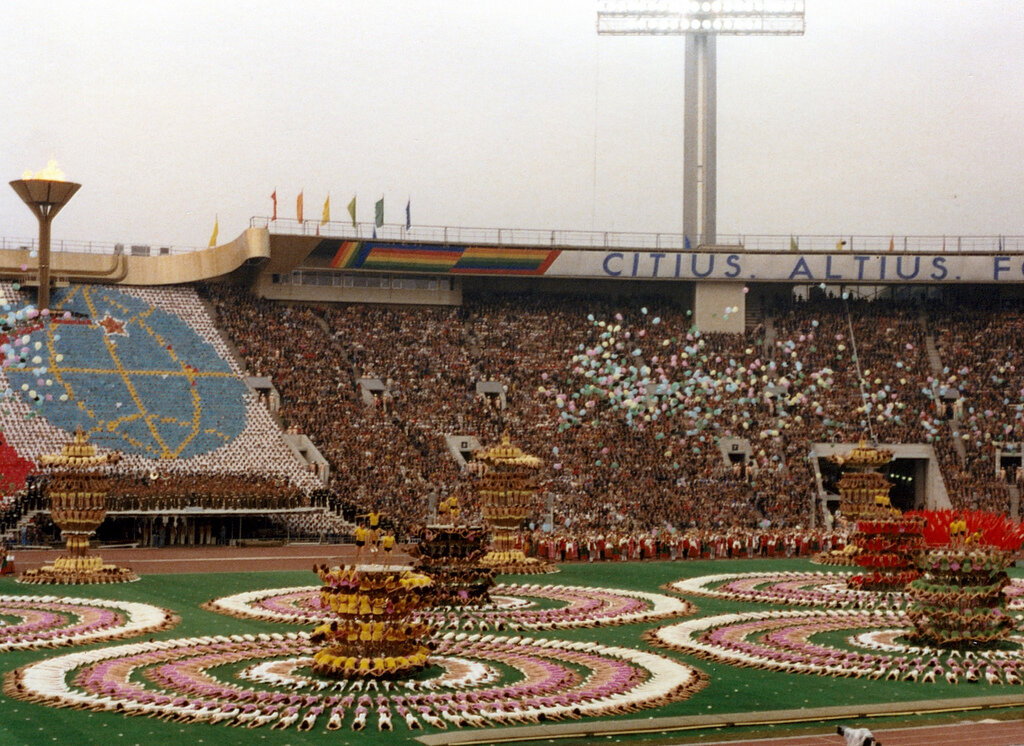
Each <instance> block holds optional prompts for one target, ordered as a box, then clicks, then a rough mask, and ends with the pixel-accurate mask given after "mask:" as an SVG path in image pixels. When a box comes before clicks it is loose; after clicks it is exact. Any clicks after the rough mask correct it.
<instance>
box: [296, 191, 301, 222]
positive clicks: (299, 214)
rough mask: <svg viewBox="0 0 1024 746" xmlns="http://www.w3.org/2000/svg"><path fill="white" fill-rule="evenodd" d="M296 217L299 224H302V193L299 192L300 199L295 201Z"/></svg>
mask: <svg viewBox="0 0 1024 746" xmlns="http://www.w3.org/2000/svg"><path fill="white" fill-rule="evenodd" d="M295 215H296V217H297V218H298V220H299V222H300V223H301V222H302V192H299V198H298V199H297V200H295Z"/></svg>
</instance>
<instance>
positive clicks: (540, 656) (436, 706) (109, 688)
mask: <svg viewBox="0 0 1024 746" xmlns="http://www.w3.org/2000/svg"><path fill="white" fill-rule="evenodd" d="M317 649H318V646H317V645H315V644H313V643H311V642H310V640H309V635H308V634H307V633H298V634H296V633H288V634H277V633H273V634H259V635H250V634H246V635H232V636H231V637H222V636H219V637H196V638H185V639H177V640H161V641H156V642H140V643H134V644H123V645H118V646H114V647H106V648H101V649H97V650H86V651H80V652H75V653H71V654H65V655H60V656H56V657H52V658H48V659H45V660H42V661H39V662H36V663H32V664H29V665H27V666H24V667H22V668H20V669H17V670H16V671H13V672H11V673H10V674H8V676H7V681H6V683H5V686H4V691H5V692H6V693H7V694H8V695H9V696H12V697H15V698H17V699H22V700H28V701H32V702H36V703H40V704H45V705H49V706H54V707H76V708H79V709H91V710H95V711H114V712H122V713H124V714H126V715H149V716H151V717H161V718H173V719H176V720H177V721H179V722H208V723H216V722H223V723H225V724H230V725H235V726H238V725H242V726H248V727H258V726H264V725H265V726H269V727H272V728H288V727H292V726H294V727H296V728H297V729H299V730H311V729H313V728H314V727H316V728H325V727H326V729H328V730H336V729H337V728H341V727H351V728H353V729H355V730H361V729H362V728H365V727H368V726H374V725H375V726H376V727H377V728H379V729H381V730H390V729H392V728H393V724H392V719H393V718H394V720H396V721H404V723H405V727H406V728H408V729H410V730H415V729H418V728H422V727H424V726H431V727H435V728H447V727H448V726H449V725H455V726H463V725H470V726H490V725H499V724H506V723H518V722H539V721H541V720H549V719H561V718H566V717H572V718H575V717H584V716H607V715H614V714H620V713H628V712H635V711H637V710H642V709H646V708H650V707H658V706H661V705H663V704H665V703H667V702H671V701H678V700H681V699H685V698H687V697H688V696H690V695H691V694H692V693H693V692H695V691H697V690H699V689H700V688H701V687H703V686H704V685H705V683H706V678H705V677H704V676H703V675H702V674H701V673H699V672H698V671H697V670H696V669H694V668H693V667H691V666H688V665H686V664H684V663H681V662H679V661H675V660H671V659H669V658H667V657H665V656H663V655H658V654H656V653H651V652H647V651H642V650H632V649H628V648H621V647H610V646H604V645H598V644H597V643H592V642H572V641H566V640H551V639H544V638H538V639H530V638H524V637H518V636H515V637H502V636H493V635H480V634H472V635H467V634H465V633H449V634H448V635H445V636H444V637H443V638H440V639H439V640H438V647H437V650H436V653H435V655H436V659H437V665H436V666H434V665H431V666H430V667H429V668H428V669H427V670H426V671H425V672H424V673H423V674H421V675H419V676H418V677H417V678H415V679H410V680H396V681H390V682H384V681H377V680H358V681H346V680H334V679H323V678H320V677H317V676H316V675H315V674H314V673H313V672H312V670H311V669H310V668H308V666H309V664H310V662H311V659H312V656H313V654H314V653H315V652H316V650H317ZM240 664H244V666H243V667H242V668H241V670H240V671H239V670H238V667H239V665H240Z"/></svg>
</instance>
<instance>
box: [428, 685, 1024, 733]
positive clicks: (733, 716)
mask: <svg viewBox="0 0 1024 746" xmlns="http://www.w3.org/2000/svg"><path fill="white" fill-rule="evenodd" d="M1004 707H1024V694H1019V693H1018V694H1009V695H999V696H992V697H972V698H965V699H928V700H918V701H914V702H886V703H883V704H865V705H847V706H841V707H814V708H807V709H800V710H768V711H762V712H732V713H723V714H719V715H692V716H689V717H660V718H644V719H642V720H638V719H636V718H629V719H619V720H593V719H591V720H575V721H571V722H567V723H565V722H563V723H553V724H548V725H530V726H516V727H511V728H480V729H474V730H463V731H455V732H450V733H435V734H431V735H427V736H419V737H418V738H417V739H416V740H417V741H419V742H420V743H424V744H427V745H428V746H445V745H447V744H485V743H516V742H520V741H541V740H557V739H559V738H595V739H596V738H598V737H603V736H609V735H639V734H644V733H664V732H670V731H684V730H705V729H713V728H730V727H737V726H756V725H784V724H787V723H819V722H823V721H829V720H855V719H863V718H872V717H899V716H901V715H906V716H917V715H927V714H929V713H942V712H964V711H968V710H988V709H997V708H1004Z"/></svg>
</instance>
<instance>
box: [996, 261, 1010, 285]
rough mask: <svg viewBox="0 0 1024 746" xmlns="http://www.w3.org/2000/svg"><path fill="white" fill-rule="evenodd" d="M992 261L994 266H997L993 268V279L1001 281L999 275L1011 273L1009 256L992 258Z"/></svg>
mask: <svg viewBox="0 0 1024 746" xmlns="http://www.w3.org/2000/svg"><path fill="white" fill-rule="evenodd" d="M992 259H993V261H994V264H995V266H994V268H993V271H992V279H993V280H996V281H998V280H999V275H1001V274H1002V273H1003V272H1009V271H1010V257H1008V256H996V257H992Z"/></svg>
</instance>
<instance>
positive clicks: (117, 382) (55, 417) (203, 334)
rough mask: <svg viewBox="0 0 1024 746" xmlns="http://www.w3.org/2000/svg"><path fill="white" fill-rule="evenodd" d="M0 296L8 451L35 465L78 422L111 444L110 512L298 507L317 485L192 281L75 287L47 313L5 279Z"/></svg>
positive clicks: (99, 441)
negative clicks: (41, 314)
mask: <svg viewBox="0 0 1024 746" xmlns="http://www.w3.org/2000/svg"><path fill="white" fill-rule="evenodd" d="M0 293H2V295H3V303H4V316H3V317H0V319H2V320H3V322H4V329H3V338H2V342H3V344H4V347H5V355H4V356H5V358H6V362H7V363H8V364H7V365H6V367H5V368H4V369H3V379H4V380H3V381H0V387H3V389H5V390H6V395H5V397H4V400H3V406H2V409H0V428H2V431H3V435H4V439H5V442H6V444H7V446H8V450H10V451H11V452H12V453H16V454H17V455H18V457H20V458H24V459H28V460H31V461H34V462H38V460H39V457H40V456H41V455H43V454H48V453H55V452H59V451H60V448H61V446H62V445H63V444H65V443H67V442H68V440H69V439H70V435H71V434H72V433H74V432H75V431H76V430H77V429H81V430H82V431H84V432H85V433H86V434H87V435H88V437H89V440H90V442H92V443H93V444H95V445H97V446H98V447H99V448H100V450H101V451H117V452H119V453H120V454H121V459H120V462H119V463H118V464H117V466H116V467H115V468H114V470H113V471H114V479H115V484H116V485H118V486H117V489H115V490H114V491H113V493H112V495H111V499H110V504H109V507H110V509H111V512H112V514H114V515H116V514H117V513H118V512H133V513H144V512H151V513H153V512H165V513H166V512H171V511H174V510H177V511H181V510H183V509H185V508H192V509H203V510H220V511H240V510H251V511H258V510H261V509H264V508H270V509H280V510H289V509H291V510H294V509H297V508H301V507H308V493H309V492H310V491H311V490H313V489H315V488H317V487H320V486H322V485H321V484H320V482H319V481H318V480H317V479H316V478H315V477H313V476H312V475H311V474H310V470H309V468H308V465H307V464H305V463H303V462H302V461H300V460H299V459H298V458H297V457H296V455H295V453H294V452H293V450H292V449H291V448H289V447H288V445H287V444H286V443H285V439H284V434H283V433H282V432H281V429H280V427H279V426H278V425H277V423H275V422H274V420H273V418H272V417H271V414H270V412H269V411H268V410H267V408H266V407H265V406H264V405H262V404H261V403H260V402H259V399H258V396H257V394H256V393H254V392H253V391H252V390H250V389H249V387H247V385H246V383H245V381H244V380H243V377H242V371H241V370H240V369H239V367H238V364H237V362H236V361H235V360H234V358H233V356H232V354H231V353H230V352H229V350H228V348H227V346H226V345H225V343H224V341H223V340H222V338H221V336H220V334H219V333H218V332H217V330H216V328H215V327H214V324H213V322H212V320H211V319H210V318H209V316H208V314H207V313H206V310H205V308H204V307H203V304H202V302H201V301H200V300H199V298H198V296H197V295H196V292H195V290H194V289H192V288H186V287H172V288H148V289H139V288H114V287H109V286H102V285H74V286H71V287H67V288H62V289H59V290H57V291H55V292H54V294H53V297H52V301H51V303H52V311H51V315H50V319H49V321H48V322H47V323H41V320H40V319H39V318H38V317H37V316H36V317H33V316H34V314H33V312H32V311H31V305H30V299H29V298H28V297H26V296H25V295H24V294H23V293H22V292H21V291H20V290H19V289H16V288H15V286H13V285H12V284H4V285H2V286H0ZM26 309H27V310H28V312H27V313H26V312H25V311H26ZM143 481H144V482H147V483H150V484H151V485H152V486H151V487H150V488H149V489H148V490H144V489H143V487H142V485H141V482H143ZM13 491H14V490H8V491H7V492H8V493H11V492H13ZM158 493H159V494H160V495H161V497H160V499H159V500H157V499H156V495H157V494H158Z"/></svg>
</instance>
